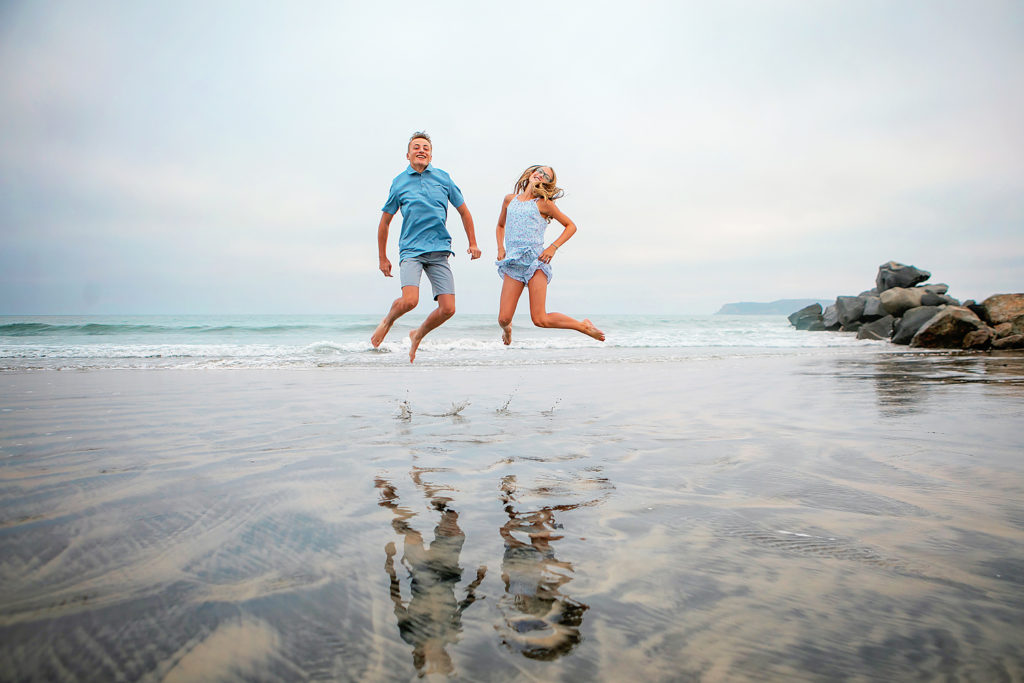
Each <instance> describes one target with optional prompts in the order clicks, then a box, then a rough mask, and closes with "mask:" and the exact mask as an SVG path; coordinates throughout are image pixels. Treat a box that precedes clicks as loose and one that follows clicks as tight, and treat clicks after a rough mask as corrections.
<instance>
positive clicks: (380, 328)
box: [370, 318, 391, 348]
mask: <svg viewBox="0 0 1024 683" xmlns="http://www.w3.org/2000/svg"><path fill="white" fill-rule="evenodd" d="M390 329H391V323H389V322H388V321H387V319H386V318H385V319H384V320H381V321H380V325H377V329H375V330H374V331H373V334H371V335H370V343H371V344H373V348H377V347H378V346H380V343H381V342H382V341H384V337H386V336H387V334H388V330H390Z"/></svg>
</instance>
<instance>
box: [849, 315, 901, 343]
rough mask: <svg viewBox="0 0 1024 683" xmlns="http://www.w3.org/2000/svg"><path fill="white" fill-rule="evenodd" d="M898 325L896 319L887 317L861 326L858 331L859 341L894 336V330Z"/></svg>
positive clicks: (885, 338) (886, 338)
mask: <svg viewBox="0 0 1024 683" xmlns="http://www.w3.org/2000/svg"><path fill="white" fill-rule="evenodd" d="M895 324H896V318H894V317H892V316H891V315H887V316H885V317H884V318H879V319H878V320H874V321H872V322H869V323H864V324H863V325H861V327H860V329H859V330H857V339H884V340H888V339H889V337H891V336H892V328H893V326H894V325H895Z"/></svg>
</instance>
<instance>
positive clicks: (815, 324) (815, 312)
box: [787, 304, 825, 331]
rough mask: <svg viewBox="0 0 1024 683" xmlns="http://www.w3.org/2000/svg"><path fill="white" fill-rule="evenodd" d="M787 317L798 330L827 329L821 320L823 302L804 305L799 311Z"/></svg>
mask: <svg viewBox="0 0 1024 683" xmlns="http://www.w3.org/2000/svg"><path fill="white" fill-rule="evenodd" d="M787 319H788V320H789V322H790V324H792V325H793V327H795V328H796V329H798V330H811V331H818V330H824V329H825V325H824V324H823V323H822V321H821V304H811V305H810V306H804V307H803V308H801V309H800V310H799V311H796V312H794V313H790V314H789V316H788V317H787Z"/></svg>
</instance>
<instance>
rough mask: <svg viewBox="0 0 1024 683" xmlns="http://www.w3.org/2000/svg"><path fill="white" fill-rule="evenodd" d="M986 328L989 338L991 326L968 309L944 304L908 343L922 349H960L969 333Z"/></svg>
mask: <svg viewBox="0 0 1024 683" xmlns="http://www.w3.org/2000/svg"><path fill="white" fill-rule="evenodd" d="M986 329H987V330H989V334H990V336H989V338H991V328H989V327H988V325H986V324H985V323H984V322H982V320H981V318H979V317H978V316H976V315H974V313H972V312H971V311H970V310H969V309H966V308H964V307H963V306H946V307H945V308H943V309H942V310H940V311H939V312H938V313H936V314H935V315H933V316H932V317H931V318H929V319H928V320H927V321H926V322H925V323H924V325H922V326H921V327H920V329H918V331H917V332H915V333H914V336H913V338H912V339H911V340H910V345H911V346H913V347H917V348H923V349H960V348H963V345H964V337H966V336H967V335H968V334H969V333H971V332H976V331H978V330H986Z"/></svg>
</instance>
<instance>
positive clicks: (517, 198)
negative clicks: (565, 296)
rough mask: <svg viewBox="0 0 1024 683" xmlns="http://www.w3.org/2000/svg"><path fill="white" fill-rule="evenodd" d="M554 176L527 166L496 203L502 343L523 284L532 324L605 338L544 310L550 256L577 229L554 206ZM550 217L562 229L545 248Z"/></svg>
mask: <svg viewBox="0 0 1024 683" xmlns="http://www.w3.org/2000/svg"><path fill="white" fill-rule="evenodd" d="M556 179H557V176H556V175H555V171H554V169H552V168H551V167H550V166H530V167H529V168H528V169H526V170H525V171H523V174H522V175H521V176H519V180H518V182H516V187H515V192H513V193H512V194H510V195H506V196H505V201H504V202H503V203H502V205H501V215H500V216H498V228H497V230H496V231H495V233H496V236H497V238H498V261H497V266H498V277H500V278H502V281H503V284H502V286H501V301H500V303H499V304H498V325H499V326H500V327H501V340H502V341H503V342H505V344H506V345H508V344H511V343H512V316H513V315H515V312H516V304H518V303H519V297H520V295H522V293H523V288H524V287H529V289H530V317H531V318H532V319H533V324H534V325H536V326H537V327H557V328H561V329H566V330H578V331H579V332H582V333H583V334H585V335H588V336H590V337H593V338H594V339H596V340H598V341H604V332H602V331H601V330H599V329H597V328H596V327H594V323H592V322H590V321H589V320H586V319H584V320H583V321H582V322H581V321H579V320H576V319H575V318H570V317H569V316H567V315H565V314H564V313H548V312H547V309H546V303H545V300H546V298H547V293H548V282H550V281H551V259H552V258H554V256H555V253H556V252H557V251H558V248H559V247H561V246H562V245H563V244H565V243H566V242H568V241H569V238H570V237H572V236H573V234H574V233H575V232H576V224H575V223H573V222H572V221H571V220H570V219H569V217H568V216H566V215H565V214H564V213H562V212H561V210H559V208H558V207H557V206H555V200H556V199H558V198H559V197H561V196H562V195H563V194H564V192H563V191H562V189H561V188H559V187H558V186H557V185H555V181H556ZM552 218H554V219H555V220H557V221H558V222H559V223H561V224H562V225H563V226H564V228H565V229H564V230H562V234H561V235H559V236H558V239H556V240H555V241H554V242H552V243H551V244H550V245H549V246H548V247H547V248H544V230H545V229H546V228H547V227H548V223H549V222H550V221H551V219H552ZM506 223H507V224H508V230H507V231H506V229H505V226H506Z"/></svg>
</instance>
